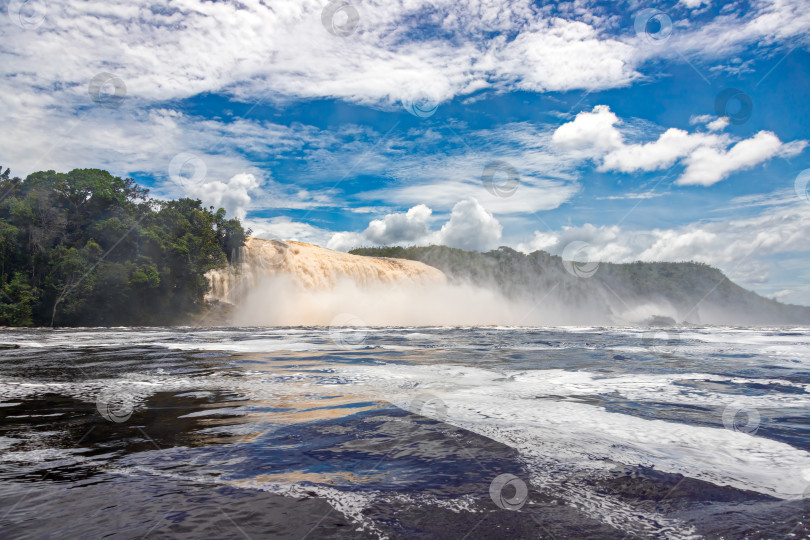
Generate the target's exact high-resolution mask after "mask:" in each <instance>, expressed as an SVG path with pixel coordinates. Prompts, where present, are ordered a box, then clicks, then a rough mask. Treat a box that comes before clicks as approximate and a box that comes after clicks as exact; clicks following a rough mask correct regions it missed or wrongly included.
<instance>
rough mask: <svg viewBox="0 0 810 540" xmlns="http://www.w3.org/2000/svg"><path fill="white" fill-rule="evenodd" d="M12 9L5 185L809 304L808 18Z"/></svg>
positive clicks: (796, 11) (283, 234)
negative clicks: (167, 201) (576, 253)
mask: <svg viewBox="0 0 810 540" xmlns="http://www.w3.org/2000/svg"><path fill="white" fill-rule="evenodd" d="M3 6H4V10H3V11H4V13H5V14H6V16H5V17H3V18H2V22H0V25H2V26H1V27H0V30H2V33H3V36H4V37H3V40H2V42H1V43H0V55H2V58H3V61H2V64H0V65H2V68H0V69H2V70H3V72H4V73H3V75H4V77H3V80H2V82H0V84H1V85H2V92H0V99H2V103H0V106H2V111H3V112H2V113H0V114H2V115H3V116H4V120H5V122H4V125H5V126H6V127H7V129H5V130H3V133H2V134H0V137H2V144H0V163H2V164H3V165H6V166H10V167H11V168H12V172H14V173H15V174H18V175H25V174H28V173H30V172H33V171H35V170H40V169H49V168H53V169H56V170H70V169H72V168H75V167H100V168H106V169H108V170H110V171H111V172H114V173H115V174H118V175H122V176H131V177H133V178H135V179H137V180H138V181H139V182H141V183H142V184H144V185H146V186H148V187H150V188H151V189H152V193H153V195H155V196H158V197H176V196H181V195H188V196H194V197H198V198H201V199H202V200H203V201H204V202H206V203H207V204H214V205H218V206H224V207H226V208H227V209H228V210H229V211H230V212H232V213H235V214H237V215H239V216H240V217H243V218H244V219H245V221H246V222H247V223H248V225H249V226H251V227H252V228H253V230H254V233H255V234H256V235H258V236H262V237H266V238H279V239H288V240H300V241H305V242H312V243H316V244H319V245H324V246H329V247H331V248H334V249H342V250H347V249H351V248H352V247H355V246H360V245H382V244H401V245H413V244H429V243H445V244H448V245H453V246H456V247H462V248H467V249H478V250H487V249H491V248H494V247H497V246H500V245H508V246H511V247H514V248H516V249H520V250H522V251H525V252H531V251H533V250H535V249H545V250H547V251H550V252H552V253H558V254H559V253H562V252H563V251H564V250H565V248H566V246H568V245H570V244H571V243H572V242H575V241H578V242H585V243H586V244H587V245H588V246H590V247H589V248H588V252H587V256H588V257H590V258H594V259H599V260H608V261H615V262H624V261H632V260H671V261H679V260H699V261H703V262H707V263H709V264H712V265H714V266H717V267H719V268H721V269H722V270H724V271H725V272H726V273H727V274H728V275H729V276H730V277H732V279H734V280H735V281H737V282H738V283H740V284H742V285H744V286H746V287H749V288H752V289H754V290H756V291H758V292H760V293H761V294H764V295H767V296H774V297H777V298H780V299H781V300H784V301H788V302H794V303H802V304H810V270H808V268H810V264H808V262H810V256H808V250H807V245H808V243H807V240H806V238H807V237H808V233H810V202H809V201H808V196H807V187H806V186H807V182H806V178H807V177H806V176H803V175H802V171H805V170H807V169H809V168H810V163H808V161H810V160H809V159H808V158H810V149H808V146H807V141H808V140H810V127H808V118H810V103H808V100H807V98H806V96H807V94H808V89H810V46H808V44H809V43H810V10H807V4H806V2H801V1H796V0H771V1H766V0H762V1H756V2H732V3H727V2H724V3H719V2H716V1H714V0H709V1H705V0H704V1H701V0H680V1H670V2H610V3H603V2H588V1H577V2H567V3H538V2H529V1H518V0H502V1H498V2H495V1H491V2H490V1H488V0H478V1H470V2H457V1H453V2H450V1H444V0H437V1H434V2H423V1H421V0H407V1H406V0H401V1H400V0H391V1H386V2H382V1H380V2H374V1H359V0H337V1H333V2H326V1H323V0H319V1H309V0H298V1H285V0H278V1H273V2H264V1H260V0H249V1H248V0H243V1H242V2H239V3H235V2H227V1H219V2H210V1H207V2H206V1H200V0H182V1H176V2H172V3H171V4H168V3H163V2H147V3H138V4H133V3H131V2H116V1H106V2H100V1H96V0H87V1H83V2H77V1H73V2H58V1H44V0H28V1H27V2H22V1H20V0H14V1H12V2H6V3H5V4H3ZM91 81H96V82H95V83H94V82H91ZM724 92H725V93H724ZM724 95H727V96H731V97H729V98H728V99H726V101H725V107H724V108H723V107H721V108H719V109H718V105H722V103H720V104H718V96H719V97H720V98H721V101H722V97H723V96H724ZM749 103H750V111H746V110H745V105H746V104H749ZM414 107H416V109H415V108H414ZM740 107H743V110H740ZM749 113H750V114H749ZM8 126H12V128H11V129H8ZM487 167H490V170H491V171H492V172H493V173H494V175H493V181H494V184H493V185H490V186H489V187H490V189H489V190H488V189H487V186H486V185H485V183H484V182H482V175H483V174H484V172H485V170H486V169H487ZM509 174H511V175H512V176H513V179H512V183H509V181H508V180H507V178H508V175H509Z"/></svg>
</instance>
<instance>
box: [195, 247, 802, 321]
mask: <svg viewBox="0 0 810 540" xmlns="http://www.w3.org/2000/svg"><path fill="white" fill-rule="evenodd" d="M392 257H394V258H392ZM206 277H207V278H208V280H209V283H210V285H211V288H210V292H209V294H208V295H207V298H206V299H207V300H208V301H209V302H211V303H213V304H216V305H218V306H219V308H220V309H219V310H214V311H212V312H211V314H212V315H214V316H213V317H211V318H209V324H234V325H239V326H276V325H291V326H298V325H303V326H306V325H332V326H334V325H338V326H339V325H345V324H348V323H346V321H353V322H351V325H354V326H364V325H394V326H411V325H413V326H421V325H427V326H430V325H460V326H464V325H512V326H514V325H518V326H519V325H526V326H545V325H655V326H668V325H672V324H681V323H683V324H716V325H752V326H757V325H806V324H810V308H807V307H802V306H790V305H785V304H781V303H779V302H776V301H774V300H770V299H767V298H763V297H761V296H759V295H757V294H755V293H753V292H751V291H747V290H745V289H743V288H742V287H740V286H738V285H736V284H734V283H733V282H731V281H730V280H729V279H728V278H727V277H725V276H724V275H723V273H722V272H720V271H719V270H717V269H715V268H711V267H709V266H706V265H703V264H697V263H632V264H605V263H600V264H598V265H597V264H592V263H573V264H572V263H571V262H566V261H563V260H562V259H560V258H559V257H556V256H552V255H549V254H548V253H545V252H542V251H538V252H535V253H532V254H530V255H525V254H523V253H518V252H517V251H514V250H512V249H509V248H501V249H498V250H495V251H491V252H489V253H478V252H468V251H462V250H459V249H451V248H447V247H444V246H430V247H424V248H379V249H363V250H355V252H353V253H352V254H349V253H342V252H338V251H332V250H329V249H324V248H321V247H318V246H313V245H310V244H302V243H299V242H278V241H270V240H259V239H255V238H251V239H248V241H247V243H246V245H245V246H244V247H243V248H242V249H241V250H240V253H239V254H238V256H237V257H236V259H235V263H234V264H232V265H231V266H229V267H227V268H223V269H218V270H212V271H210V272H208V274H206ZM216 317H219V319H217V320H219V322H218V323H214V322H213V320H214V319H216ZM336 321H338V322H336ZM340 321H343V322H340Z"/></svg>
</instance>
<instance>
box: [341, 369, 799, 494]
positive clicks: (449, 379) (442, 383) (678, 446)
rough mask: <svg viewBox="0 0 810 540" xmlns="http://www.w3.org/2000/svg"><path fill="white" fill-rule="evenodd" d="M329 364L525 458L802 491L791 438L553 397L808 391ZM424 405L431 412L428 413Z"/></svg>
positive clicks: (715, 401)
mask: <svg viewBox="0 0 810 540" xmlns="http://www.w3.org/2000/svg"><path fill="white" fill-rule="evenodd" d="M336 371H337V372H338V373H340V374H341V375H343V376H344V377H345V378H346V379H347V380H350V381H352V380H354V381H355V382H356V383H358V384H365V385H369V386H372V387H374V386H375V385H376V386H377V387H378V388H379V392H380V394H381V395H382V396H386V397H387V398H389V399H391V400H392V401H394V402H395V404H397V405H398V406H401V407H403V408H406V409H407V408H408V407H409V404H410V401H409V399H410V398H409V396H408V395H406V394H407V393H406V392H403V391H400V390H399V389H402V388H416V389H417V390H419V391H422V392H427V393H429V394H431V395H433V396H436V397H438V398H439V399H441V400H442V401H443V402H444V403H445V405H446V407H447V411H446V414H447V417H446V418H443V417H442V418H439V419H442V420H444V421H446V422H448V423H450V424H452V425H455V426H458V427H462V428H465V429H468V430H470V431H473V432H476V433H479V434H481V435H484V436H487V437H490V438H492V439H494V440H497V441H500V442H503V443H504V444H507V445H509V446H512V447H515V448H518V449H519V450H521V451H523V452H524V453H526V454H527V455H531V454H536V452H535V451H534V450H536V449H539V448H542V449H543V451H542V455H543V456H545V458H553V459H555V460H558V461H559V462H561V463H567V464H569V465H570V466H571V467H572V468H577V469H581V468H589V467H592V468H594V469H599V468H600V467H601V466H602V465H601V463H604V462H620V463H624V464H627V465H631V466H637V465H646V466H650V467H655V468H656V469H658V470H661V471H665V472H669V473H678V474H683V475H684V476H688V477H690V478H696V479H700V480H705V481H708V482H712V483H714V484H716V485H730V486H733V487H737V488H739V489H747V490H752V491H757V492H759V493H764V494H767V495H772V496H775V497H779V498H783V499H795V498H801V496H802V493H803V491H804V490H805V489H806V487H807V485H806V484H807V482H806V480H804V479H803V476H802V471H803V470H804V469H806V468H807V467H810V453H808V452H805V451H803V450H799V449H796V448H794V447H792V446H790V445H788V444H785V443H782V442H778V441H774V440H771V439H767V438H764V437H757V436H752V435H749V434H746V433H742V432H737V431H732V430H729V429H724V428H714V427H705V426H696V425H689V424H683V423H678V422H674V421H665V420H651V419H645V418H640V417H636V416H632V415H630V414H621V413H615V412H609V411H607V410H606V409H605V408H604V407H600V406H595V405H591V404H587V403H580V402H576V401H572V400H570V399H568V400H566V399H560V398H561V397H570V398H573V397H575V396H584V397H587V396H594V395H599V394H612V393H618V394H620V395H622V396H624V397H626V398H627V399H629V400H632V401H635V402H638V403H639V404H640V405H642V406H643V403H644V402H645V401H654V402H670V403H674V404H685V405H694V404H696V403H697V404H700V405H705V406H713V407H716V408H723V407H725V406H726V405H730V404H735V405H738V406H742V407H750V408H757V407H766V406H771V407H796V408H797V409H798V408H803V409H806V408H807V407H808V406H809V405H810V395H807V394H778V393H771V394H769V395H767V396H743V395H727V394H720V393H715V392H707V391H704V390H699V389H696V388H690V387H682V386H678V385H675V383H677V382H683V381H687V380H697V381H702V380H715V381H720V380H727V381H731V380H732V379H731V378H727V377H719V376H716V375H707V374H700V373H695V374H667V375H622V376H618V377H609V378H604V377H599V376H598V375H597V374H593V373H588V372H568V371H563V370H543V371H529V372H509V371H500V372H495V371H490V370H485V369H480V368H472V367H463V366H429V365H419V366H406V365H388V366H341V367H338V368H336ZM734 380H735V381H737V382H746V381H747V382H753V380H745V379H739V378H737V379H734ZM757 382H761V381H757ZM780 382H781V383H782V384H790V383H786V382H784V381H780ZM410 395H413V391H410ZM424 412H425V414H426V416H431V414H430V410H426V411H424ZM718 420H719V419H718ZM529 449H531V450H532V451H530V452H529V451H528V450H529ZM589 464H590V465H589Z"/></svg>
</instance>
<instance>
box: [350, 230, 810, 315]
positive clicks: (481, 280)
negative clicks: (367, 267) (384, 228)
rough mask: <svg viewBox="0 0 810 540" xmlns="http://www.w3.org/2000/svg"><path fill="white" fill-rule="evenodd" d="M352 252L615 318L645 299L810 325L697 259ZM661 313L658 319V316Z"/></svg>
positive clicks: (800, 310) (434, 249)
mask: <svg viewBox="0 0 810 540" xmlns="http://www.w3.org/2000/svg"><path fill="white" fill-rule="evenodd" d="M350 253H352V254H354V255H364V256H368V257H391V258H398V259H411V260H415V261H420V262H423V263H425V264H428V265H430V266H434V267H436V268H438V269H439V270H441V271H443V272H444V273H445V274H447V275H448V277H449V278H450V280H452V281H456V282H468V283H473V284H476V285H481V286H483V287H486V288H489V289H493V290H498V291H500V292H501V293H503V294H504V295H505V296H506V297H508V298H512V299H518V300H524V301H532V302H537V303H538V304H547V305H557V306H561V307H562V308H571V309H574V310H577V311H578V312H580V313H587V314H592V315H594V316H595V318H597V319H598V318H599V317H602V318H603V319H604V318H613V319H614V320H616V321H617V322H620V321H621V319H620V317H618V316H619V315H621V314H622V312H629V311H630V310H631V308H632V307H637V306H643V305H645V304H655V305H658V306H661V305H666V306H670V307H671V308H672V309H673V310H675V311H676V312H677V314H678V316H679V318H682V319H683V320H685V321H686V322H694V323H703V322H707V321H709V322H712V323H714V324H721V323H722V324H802V325H804V324H808V323H810V307H807V306H793V305H786V304H782V303H780V302H777V301H775V300H772V299H769V298H763V297H762V296H759V295H758V294H756V293H754V292H751V291H748V290H746V289H744V288H742V287H740V286H739V285H737V284H736V283H734V282H732V281H731V280H729V279H728V278H727V277H726V276H725V275H724V274H723V273H722V272H721V271H720V270H718V269H717V268H713V267H711V266H708V265H706V264H703V263H699V262H638V261H637V262H632V263H625V264H611V263H604V262H603V263H599V265H598V269H597V270H596V271H595V272H594V274H593V276H592V277H590V278H588V279H581V278H579V277H576V276H574V275H572V274H571V273H569V272H567V271H566V270H565V269H564V265H563V261H562V258H560V257H559V256H556V255H551V254H549V253H547V252H545V251H535V252H534V253H529V254H524V253H520V252H518V251H515V250H514V249H511V248H509V247H505V246H502V247H500V248H498V249H496V250H492V251H489V252H487V253H479V252H476V251H464V250H461V249H455V248H450V247H447V246H423V247H399V246H387V247H362V248H358V249H354V250H352V251H350ZM655 318H659V317H655Z"/></svg>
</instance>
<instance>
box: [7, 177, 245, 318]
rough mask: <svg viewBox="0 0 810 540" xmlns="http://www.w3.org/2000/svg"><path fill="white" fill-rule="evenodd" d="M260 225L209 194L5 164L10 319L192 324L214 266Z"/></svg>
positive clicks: (202, 305) (224, 262) (201, 307)
mask: <svg viewBox="0 0 810 540" xmlns="http://www.w3.org/2000/svg"><path fill="white" fill-rule="evenodd" d="M249 234H250V231H249V230H248V231H246V230H245V229H243V227H242V224H241V223H240V222H239V220H238V219H235V218H234V219H228V218H227V216H226V212H225V210H223V209H218V210H215V209H214V207H209V208H205V207H203V206H202V203H201V201H199V200H195V199H187V198H183V199H179V200H172V201H163V200H156V199H153V198H150V197H149V191H148V190H147V189H145V188H142V187H141V186H139V185H137V184H136V183H135V181H134V180H132V179H129V178H127V179H122V178H119V177H116V176H113V175H111V174H110V173H109V172H107V171H103V170H99V169H76V170H73V171H70V172H68V173H57V172H55V171H42V172H36V173H33V174H31V175H29V176H28V177H27V178H25V179H24V180H23V179H20V178H14V177H12V176H11V171H10V170H8V169H6V170H5V171H3V170H2V168H1V167H0V326H119V325H135V326H141V325H165V324H178V323H179V324H182V323H184V322H188V321H190V320H192V319H193V318H195V317H198V316H200V314H201V313H202V312H203V311H204V309H205V302H204V295H205V293H206V292H207V290H208V282H207V280H206V279H205V272H207V271H208V270H210V269H212V268H218V267H222V266H225V265H227V264H228V262H229V261H230V259H231V258H232V257H233V254H234V253H235V252H236V250H237V249H238V248H239V247H240V246H242V245H244V242H245V238H246V237H247V235H249Z"/></svg>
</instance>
